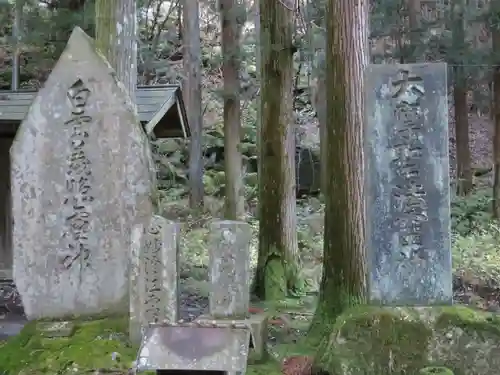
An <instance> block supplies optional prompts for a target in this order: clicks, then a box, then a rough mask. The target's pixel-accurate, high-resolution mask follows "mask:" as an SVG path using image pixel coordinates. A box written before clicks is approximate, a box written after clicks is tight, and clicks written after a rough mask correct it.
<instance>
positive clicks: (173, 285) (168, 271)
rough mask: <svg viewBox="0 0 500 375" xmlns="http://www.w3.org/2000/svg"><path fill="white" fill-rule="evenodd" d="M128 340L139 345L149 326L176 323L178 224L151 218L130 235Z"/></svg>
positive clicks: (177, 312) (177, 316)
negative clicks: (145, 329)
mask: <svg viewBox="0 0 500 375" xmlns="http://www.w3.org/2000/svg"><path fill="white" fill-rule="evenodd" d="M130 255H131V256H130V258H131V260H130V338H131V340H132V342H135V343H138V342H140V339H141V336H142V330H143V329H144V328H145V327H147V326H148V325H149V324H151V323H161V322H168V323H175V322H177V321H178V320H179V286H178V284H179V283H178V277H179V270H178V267H179V225H178V224H177V223H175V222H172V221H169V220H167V219H165V218H163V217H161V216H153V218H152V219H151V221H150V223H149V226H148V228H144V226H142V225H138V226H136V227H135V228H134V230H133V232H132V246H131V254H130Z"/></svg>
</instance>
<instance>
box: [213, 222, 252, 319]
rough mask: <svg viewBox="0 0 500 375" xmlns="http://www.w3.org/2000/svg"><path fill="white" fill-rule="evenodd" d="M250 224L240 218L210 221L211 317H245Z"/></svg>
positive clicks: (248, 295) (248, 278)
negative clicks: (239, 219) (236, 219)
mask: <svg viewBox="0 0 500 375" xmlns="http://www.w3.org/2000/svg"><path fill="white" fill-rule="evenodd" d="M251 234H252V233H251V227H250V225H249V224H247V223H244V222H241V221H230V220H224V221H214V222H213V223H212V224H211V225H210V247H209V258H210V265H209V272H210V284H211V288H210V293H209V310H210V315H211V316H212V317H214V318H229V317H232V318H234V319H236V318H241V317H246V316H247V314H248V305H249V301H250V285H249V284H250V249H249V248H250V241H251Z"/></svg>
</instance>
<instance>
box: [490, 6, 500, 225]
mask: <svg viewBox="0 0 500 375" xmlns="http://www.w3.org/2000/svg"><path fill="white" fill-rule="evenodd" d="M494 4H495V10H496V11H497V12H498V11H500V1H498V0H495V3H494ZM492 31H493V53H499V52H500V29H499V26H498V25H495V26H494V29H493V30H492ZM496 60H497V61H498V59H496ZM493 100H494V106H493V111H494V112H495V114H494V116H495V117H494V118H495V135H494V138H493V171H494V181H493V216H494V217H495V218H497V219H500V67H499V66H496V67H495V71H494V75H493Z"/></svg>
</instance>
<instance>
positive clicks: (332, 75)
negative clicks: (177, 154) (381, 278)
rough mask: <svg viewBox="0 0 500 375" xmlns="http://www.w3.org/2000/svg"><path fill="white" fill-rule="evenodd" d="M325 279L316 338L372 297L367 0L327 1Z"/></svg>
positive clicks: (320, 297) (322, 287)
mask: <svg viewBox="0 0 500 375" xmlns="http://www.w3.org/2000/svg"><path fill="white" fill-rule="evenodd" d="M326 19H327V47H326V98H327V127H326V131H325V135H326V140H325V145H326V148H327V151H326V157H327V163H328V166H329V167H328V169H327V171H326V173H327V175H326V181H325V184H326V191H325V233H324V255H323V277H322V281H321V289H320V296H319V304H318V308H317V311H316V314H315V319H314V321H313V325H312V329H311V335H315V334H319V335H323V334H326V333H328V331H327V330H326V331H325V324H326V325H328V324H331V323H333V322H334V321H335V318H336V317H337V316H338V315H339V314H340V313H342V312H343V311H344V309H346V308H348V307H350V306H353V305H356V304H359V303H363V302H364V301H365V299H366V295H367V277H366V276H367V275H366V272H367V271H366V254H365V247H364V246H365V237H364V214H365V212H364V194H363V182H364V168H363V124H364V77H363V72H364V68H365V66H366V65H367V63H368V59H369V49H368V0H328V2H327V17H326Z"/></svg>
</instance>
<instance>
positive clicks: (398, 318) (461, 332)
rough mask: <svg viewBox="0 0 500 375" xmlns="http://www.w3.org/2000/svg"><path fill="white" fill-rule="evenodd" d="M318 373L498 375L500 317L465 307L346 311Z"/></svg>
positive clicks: (322, 354) (318, 361) (321, 355)
mask: <svg viewBox="0 0 500 375" xmlns="http://www.w3.org/2000/svg"><path fill="white" fill-rule="evenodd" d="M315 362H316V363H315V367H316V369H317V370H323V371H325V372H327V373H330V374H338V375H352V374H392V375H406V374H430V373H431V372H425V371H423V369H425V368H429V367H430V368H436V369H441V372H436V373H437V374H449V373H450V372H445V371H444V370H445V369H446V368H448V369H451V370H452V372H451V373H455V374H461V375H496V374H498V369H499V368H500V367H499V366H500V320H499V318H498V316H495V315H494V314H489V313H483V312H480V311H475V310H473V309H470V308H468V307H465V306H444V307H443V306H434V307H414V308H411V307H401V308H398V307H367V306H361V307H357V308H353V309H350V310H347V311H345V312H344V313H343V314H342V315H341V316H339V318H338V319H337V320H336V322H335V325H334V327H333V330H332V332H331V333H330V340H325V341H324V342H323V343H322V344H321V345H320V347H319V348H318V355H317V356H316V359H315Z"/></svg>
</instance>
